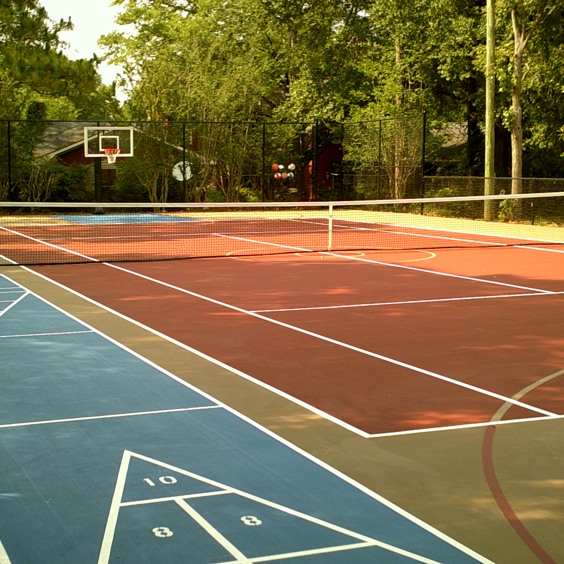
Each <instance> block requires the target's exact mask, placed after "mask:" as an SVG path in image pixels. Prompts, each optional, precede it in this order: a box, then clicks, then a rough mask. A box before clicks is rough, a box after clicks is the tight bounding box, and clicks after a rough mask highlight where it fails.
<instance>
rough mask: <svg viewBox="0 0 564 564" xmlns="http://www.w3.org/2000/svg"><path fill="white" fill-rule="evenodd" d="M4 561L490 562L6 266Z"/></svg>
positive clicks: (1, 319)
mask: <svg viewBox="0 0 564 564" xmlns="http://www.w3.org/2000/svg"><path fill="white" fill-rule="evenodd" d="M0 351H1V358H2V363H1V365H0V380H1V386H2V395H1V396H0V413H1V420H0V531H1V538H0V562H1V563H2V564H7V563H13V564H15V563H24V564H25V563H35V562H50V563H67V562H68V563H77V562H81V563H90V562H93V563H96V562H99V563H102V562H122V563H123V562H131V563H134V562H135V563H140V562H194V563H199V564H203V563H208V564H211V563H218V562H233V563H234V562H269V561H277V562H292V563H298V562H299V563H304V564H310V563H321V562H323V563H329V564H332V563H344V562H346V563H363V564H364V563H370V562H374V563H376V562H377V563H396V562H397V563H400V562H402V563H403V562H448V563H450V564H456V563H470V562H487V560H486V559H485V558H482V557H481V556H480V555H478V554H476V553H474V552H472V551H471V550H469V549H467V548H465V547H464V546H462V545H460V544H459V543H457V542H455V541H453V540H452V539H450V538H448V537H446V536H445V535H443V534H442V533H440V532H438V531H437V530H435V529H433V528H432V527H429V526H427V525H426V524H425V523H423V522H421V521H419V520H417V519H415V518H414V517H413V516H411V515H410V514H408V513H407V512H405V511H403V510H402V509H401V508H398V507H397V506H395V505H393V504H391V503H389V502H387V501H386V500H385V499H383V498H382V497H380V496H379V495H378V493H377V492H372V491H369V490H367V489H366V488H364V487H362V486H360V485H358V484H356V483H355V482H354V481H352V480H350V479H348V478H346V477H344V476H343V475H341V474H339V473H338V472H336V471H334V470H333V469H332V468H330V467H328V466H326V465H324V464H322V463H321V462H319V461H318V460H316V459H315V458H313V457H312V456H310V455H308V454H307V453H305V452H303V451H300V450H299V449H297V448H295V447H293V446H292V445H291V444H289V443H287V442H285V441H283V440H282V439H280V438H279V437H277V436H276V435H274V434H273V433H272V432H270V431H266V430H265V429H264V428H261V427H259V426H258V425H256V424H254V423H253V422H252V421H250V420H248V419H246V418H245V417H243V416H241V415H240V414H238V413H237V412H235V411H233V410H232V409H230V408H227V407H226V406H225V405H223V404H221V403H219V402H217V401H215V400H214V398H212V397H209V396H207V395H205V394H203V393H201V392H200V391H198V390H197V389H194V388H192V387H191V386H190V385H187V384H186V383H184V382H182V381H180V380H179V379H177V378H176V377H175V376H174V375H173V374H170V373H168V372H166V371H164V370H162V369H161V368H159V367H158V366H156V365H154V364H152V363H150V362H148V361H147V360H145V359H144V358H142V357H140V356H139V355H136V354H134V353H132V352H131V351H130V350H128V349H126V348H124V347H123V346H121V345H120V344H118V343H117V342H115V341H113V340H111V339H109V338H107V337H105V336H104V335H102V334H100V333H99V332H97V331H95V330H93V329H92V328H91V327H89V326H87V325H86V324H84V323H83V322H81V321H79V320H78V319H76V318H74V317H72V316H70V315H69V314H67V313H65V312H64V311H61V310H60V309H58V308H56V307H55V306H53V305H52V304H50V303H48V302H46V301H45V300H44V299H42V298H40V297H39V296H36V295H34V294H33V293H31V292H30V291H28V290H27V289H26V288H24V287H22V286H20V285H18V284H16V283H14V282H13V281H11V280H10V279H9V278H8V277H7V276H0Z"/></svg>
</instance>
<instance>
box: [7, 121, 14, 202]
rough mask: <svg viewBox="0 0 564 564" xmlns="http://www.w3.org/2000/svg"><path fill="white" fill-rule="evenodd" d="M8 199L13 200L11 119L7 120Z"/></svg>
mask: <svg viewBox="0 0 564 564" xmlns="http://www.w3.org/2000/svg"><path fill="white" fill-rule="evenodd" d="M7 135H8V201H9V202H13V201H14V187H13V185H12V120H8V129H7Z"/></svg>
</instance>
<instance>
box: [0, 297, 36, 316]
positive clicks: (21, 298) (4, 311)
mask: <svg viewBox="0 0 564 564" xmlns="http://www.w3.org/2000/svg"><path fill="white" fill-rule="evenodd" d="M26 296H29V292H24V293H23V294H22V295H21V296H20V297H19V298H17V299H16V300H14V301H13V302H12V303H11V304H10V305H9V306H8V307H7V308H6V309H3V310H2V311H0V317H2V316H3V315H4V314H5V313H6V312H7V311H10V310H11V309H12V308H13V307H14V306H15V305H17V304H19V303H20V302H21V301H22V300H23V299H24V298H25V297H26Z"/></svg>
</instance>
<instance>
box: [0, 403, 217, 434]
mask: <svg viewBox="0 0 564 564" xmlns="http://www.w3.org/2000/svg"><path fill="white" fill-rule="evenodd" d="M221 408H222V406H220V405H204V406H201V407H177V408H175V409H157V410H154V411H135V412H129V413H111V414H109V415H90V416H88V417H70V418H68V419H46V420H44V421H24V422H22V423H5V424H3V425H0V429H14V428H16V427H33V426H35V425H54V424H57V423H78V422H80V421H99V420H102V419H120V418H123V417H139V416H142V415H161V414H167V413H182V412H186V411H203V410H207V409H221Z"/></svg>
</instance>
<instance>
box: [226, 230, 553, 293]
mask: <svg viewBox="0 0 564 564" xmlns="http://www.w3.org/2000/svg"><path fill="white" fill-rule="evenodd" d="M215 235H217V236H218V237H225V238H228V239H236V240H238V241H245V242H246V243H253V244H257V245H267V246H270V247H279V248H283V249H288V250H292V251H300V252H312V251H311V250H310V249H302V248H300V247H293V246H290V245H279V244H277V243H265V242H263V241H256V240H255V239H247V238H245V237H231V236H228V235H221V234H219V233H215ZM318 253H319V254H321V255H327V256H331V257H337V258H344V259H347V260H353V261H358V262H364V263H368V264H377V265H380V266H387V267H390V268H400V269H403V270H411V271H415V272H422V273H424V274H431V275H432V276H444V277H446V278H458V279H459V280H470V281H472V282H478V283H480V284H493V285H494V286H505V287H507V288H516V289H518V290H527V291H528V292H538V293H550V292H549V291H548V290H543V289H542V288H530V287H529V286H520V285H517V284H509V283H508V282H498V281H496V280H484V279H483V278H475V277H473V276H463V275H461V274H451V273H448V272H438V271H435V270H427V269H425V268H418V267H416V266H408V265H405V264H397V263H390V262H381V261H379V260H374V259H368V258H364V257H355V256H350V255H343V254H339V252H337V251H335V252H332V251H318Z"/></svg>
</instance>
